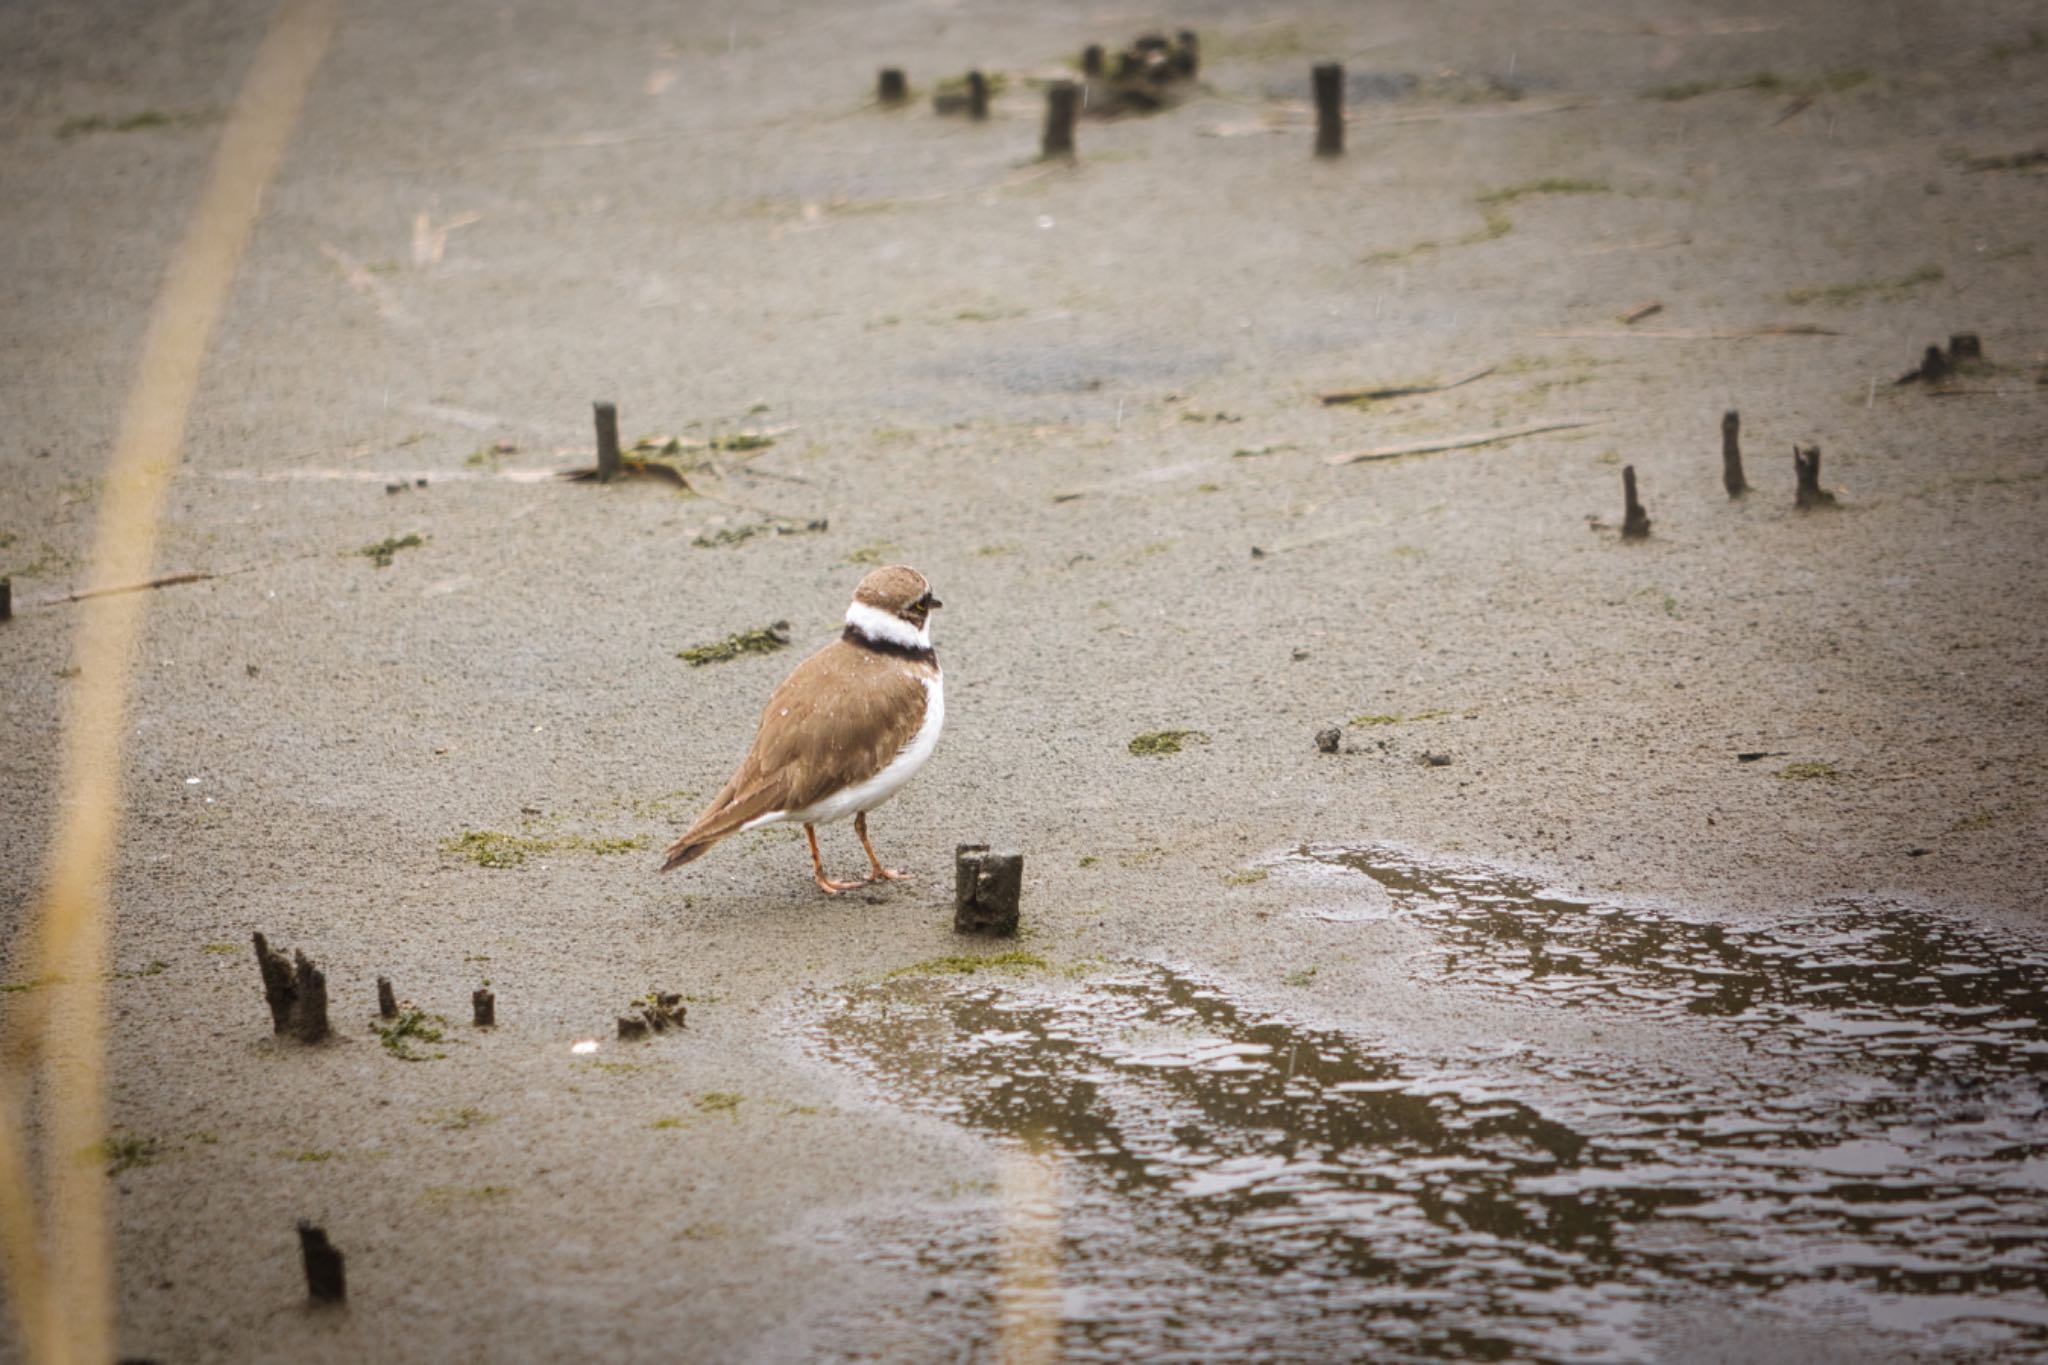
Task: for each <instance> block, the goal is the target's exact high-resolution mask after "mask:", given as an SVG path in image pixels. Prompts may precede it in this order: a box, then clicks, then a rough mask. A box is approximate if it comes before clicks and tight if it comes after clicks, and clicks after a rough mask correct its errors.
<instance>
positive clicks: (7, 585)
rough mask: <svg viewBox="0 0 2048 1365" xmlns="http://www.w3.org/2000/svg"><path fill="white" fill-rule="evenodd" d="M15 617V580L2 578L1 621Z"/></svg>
mask: <svg viewBox="0 0 2048 1365" xmlns="http://www.w3.org/2000/svg"><path fill="white" fill-rule="evenodd" d="M13 619H14V580H13V579H11V578H0V621H12V620H13Z"/></svg>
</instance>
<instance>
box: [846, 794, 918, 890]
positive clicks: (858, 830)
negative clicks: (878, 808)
mask: <svg viewBox="0 0 2048 1365" xmlns="http://www.w3.org/2000/svg"><path fill="white" fill-rule="evenodd" d="M853 832H854V833H855V834H858V835H859V836H860V846H861V847H862V848H864V849H866V850H867V851H868V862H869V863H870V864H871V865H872V866H873V867H874V869H875V872H874V875H873V876H871V877H869V878H868V880H869V881H871V882H907V881H909V880H910V874H909V873H908V872H898V871H896V869H894V868H892V867H883V866H882V860H881V859H880V858H877V857H876V856H875V846H874V845H873V844H871V843H869V842H868V813H867V812H866V811H862V812H861V813H860V814H859V815H856V816H854V817H853Z"/></svg>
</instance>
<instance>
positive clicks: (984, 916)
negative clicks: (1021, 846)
mask: <svg viewBox="0 0 2048 1365" xmlns="http://www.w3.org/2000/svg"><path fill="white" fill-rule="evenodd" d="M1023 894H1024V855H1023V854H1021V853H990V852H989V850H988V845H986V844H962V845H960V847H959V848H958V849H957V850H956V851H955V853H954V855H953V930H954V932H956V933H961V934H993V935H995V936H997V937H1001V938H1008V937H1010V936H1012V935H1014V934H1015V933H1016V932H1017V918H1018V906H1019V902H1020V901H1021V899H1022V898H1023Z"/></svg>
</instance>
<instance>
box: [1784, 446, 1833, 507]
mask: <svg viewBox="0 0 2048 1365" xmlns="http://www.w3.org/2000/svg"><path fill="white" fill-rule="evenodd" d="M1792 471H1793V473H1795V474H1796V475H1798V477H1799V491H1798V492H1797V493H1795V494H1794V495H1793V497H1792V505H1793V506H1795V507H1798V508H1800V509H1801V510H1802V511H1806V510H1811V509H1813V508H1816V507H1833V506H1834V505H1835V495H1834V494H1833V493H1830V492H1829V491H1828V490H1827V489H1825V488H1822V487H1821V486H1820V447H1819V446H1817V445H1798V444H1796V443H1795V444H1794V445H1793V447H1792Z"/></svg>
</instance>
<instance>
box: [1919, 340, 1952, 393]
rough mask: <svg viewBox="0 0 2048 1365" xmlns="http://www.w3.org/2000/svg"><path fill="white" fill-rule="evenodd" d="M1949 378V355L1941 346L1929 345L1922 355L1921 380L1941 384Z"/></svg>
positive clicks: (1925, 382)
mask: <svg viewBox="0 0 2048 1365" xmlns="http://www.w3.org/2000/svg"><path fill="white" fill-rule="evenodd" d="M1947 378H1948V357H1947V356H1945V355H1943V354H1942V353H1941V347H1939V346H1929V347H1928V348H1927V349H1926V351H1924V352H1923V353H1922V354H1921V356H1920V382H1921V383H1923V384H1939V383H1942V382H1944V381H1945V380H1946V379H1947Z"/></svg>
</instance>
